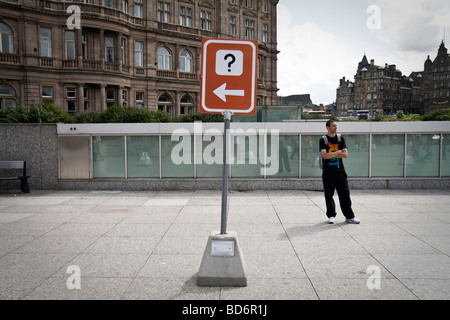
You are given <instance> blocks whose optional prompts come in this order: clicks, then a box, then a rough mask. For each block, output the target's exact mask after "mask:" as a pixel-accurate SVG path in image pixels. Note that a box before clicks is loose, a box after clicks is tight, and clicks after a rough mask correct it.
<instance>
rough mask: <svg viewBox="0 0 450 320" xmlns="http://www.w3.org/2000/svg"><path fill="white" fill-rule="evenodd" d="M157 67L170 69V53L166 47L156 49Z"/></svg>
mask: <svg viewBox="0 0 450 320" xmlns="http://www.w3.org/2000/svg"><path fill="white" fill-rule="evenodd" d="M158 69H160V70H172V55H171V54H170V52H169V50H168V49H167V48H166V47H161V48H159V49H158Z"/></svg>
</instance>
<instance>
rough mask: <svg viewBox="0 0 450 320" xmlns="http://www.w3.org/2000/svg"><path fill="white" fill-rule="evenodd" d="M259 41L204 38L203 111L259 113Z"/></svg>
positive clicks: (201, 89)
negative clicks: (257, 72)
mask: <svg viewBox="0 0 450 320" xmlns="http://www.w3.org/2000/svg"><path fill="white" fill-rule="evenodd" d="M257 58H258V42H257V41H255V40H229V39H210V38H204V39H203V40H202V72H201V74H202V80H201V88H200V97H201V103H200V112H201V113H222V112H224V111H226V110H230V111H232V112H233V113H235V114H239V113H240V114H256V84H257V81H256V70H257V69H256V68H257Z"/></svg>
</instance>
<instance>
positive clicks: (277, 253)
mask: <svg viewBox="0 0 450 320" xmlns="http://www.w3.org/2000/svg"><path fill="white" fill-rule="evenodd" d="M449 195H450V190H409V191H408V190H398V191H397V190H355V191H352V201H353V208H354V211H355V213H356V215H357V217H358V218H359V219H360V220H361V221H362V222H361V224H360V225H348V224H346V223H345V222H344V217H343V215H342V214H341V213H340V212H339V213H338V217H337V218H336V224H334V225H328V224H327V223H326V216H325V201H324V198H323V194H322V192H314V191H300V190H285V191H280V190H273V191H272V190H269V191H251V192H237V191H234V192H230V193H229V203H228V208H229V209H228V210H229V213H228V224H227V230H230V231H231V230H233V231H236V232H237V234H238V237H239V242H240V244H241V248H242V251H243V256H244V258H245V261H246V271H247V278H248V285H247V287H240V288H232V287H198V286H197V285H196V277H197V272H198V270H199V267H200V263H201V260H202V255H203V251H204V249H205V246H206V244H207V240H208V236H209V234H210V232H211V231H212V230H217V229H219V228H220V214H221V191H215V190H204V191H202V190H200V191H180V192H176V191H160V192H156V191H151V192H139V191H130V192H128V191H126V192H124V191H89V190H87V191H82V190H81V191H51V190H49V191H33V192H32V193H30V194H20V193H14V192H12V191H4V190H2V191H0V299H2V300H5V299H10V300H20V299H39V300H53V299H64V300H66V299H76V300H84V299H102V300H119V299H121V300H142V299H151V300H341V299H346V300H347V299H368V300H435V299H439V300H441V299H445V300H447V299H450V197H449ZM336 203H337V204H338V203H339V202H338V200H337V197H336ZM73 267H76V268H79V271H80V278H79V280H80V282H79V286H80V288H79V289H78V288H77V287H76V285H77V282H76V281H75V280H74V279H75V278H73V275H74V273H73V271H72V270H73V269H71V268H73ZM74 286H75V287H74Z"/></svg>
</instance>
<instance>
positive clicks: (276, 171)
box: [266, 135, 299, 178]
mask: <svg viewBox="0 0 450 320" xmlns="http://www.w3.org/2000/svg"><path fill="white" fill-rule="evenodd" d="M277 138H278V141H276V140H275V139H277ZM272 151H276V152H278V164H277V166H275V164H274V163H272V161H271V159H272V158H273V157H272ZM267 155H268V158H267V159H268V160H270V162H268V163H267V166H266V167H267V168H266V177H267V178H298V174H299V136H289V135H280V136H276V135H273V136H272V135H268V136H267Z"/></svg>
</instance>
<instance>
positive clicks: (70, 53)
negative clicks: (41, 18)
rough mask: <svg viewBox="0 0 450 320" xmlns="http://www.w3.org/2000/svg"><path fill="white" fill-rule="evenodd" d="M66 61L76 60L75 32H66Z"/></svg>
mask: <svg viewBox="0 0 450 320" xmlns="http://www.w3.org/2000/svg"><path fill="white" fill-rule="evenodd" d="M65 48H66V50H65V51H66V52H65V54H66V59H75V32H73V31H66V32H65Z"/></svg>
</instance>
